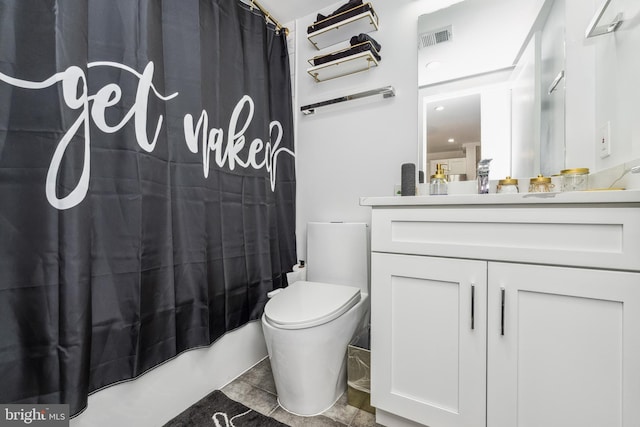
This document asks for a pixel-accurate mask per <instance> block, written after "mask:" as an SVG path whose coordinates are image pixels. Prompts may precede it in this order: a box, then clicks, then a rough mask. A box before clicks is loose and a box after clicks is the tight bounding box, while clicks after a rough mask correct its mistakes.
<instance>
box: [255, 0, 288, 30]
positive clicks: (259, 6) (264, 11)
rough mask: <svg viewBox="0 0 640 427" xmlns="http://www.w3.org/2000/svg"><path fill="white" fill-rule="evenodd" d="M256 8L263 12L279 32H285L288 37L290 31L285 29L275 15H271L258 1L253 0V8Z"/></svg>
mask: <svg viewBox="0 0 640 427" xmlns="http://www.w3.org/2000/svg"><path fill="white" fill-rule="evenodd" d="M254 5H255V6H256V7H257V8H258V9H260V12H262V13H263V14H264V16H265V17H266V18H267V19H268V20H269V21H271V22H273V24H274V25H275V26H276V30H277V31H280V30H282V31H284V35H285V36H288V35H289V29H288V28H287V27H283V26H282V25H281V24H280V23H279V22H278V20H277V19H276V18H274V17H273V15H271V14H270V13H269V11H268V10H267V9H265V8H264V7H263V6H262V5H261V4H260V3H258V2H257V1H256V0H251V6H252V7H253V6H254Z"/></svg>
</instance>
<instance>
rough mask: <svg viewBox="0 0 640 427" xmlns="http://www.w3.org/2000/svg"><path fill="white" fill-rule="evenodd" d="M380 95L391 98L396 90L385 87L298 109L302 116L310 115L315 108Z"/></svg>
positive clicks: (391, 87)
mask: <svg viewBox="0 0 640 427" xmlns="http://www.w3.org/2000/svg"><path fill="white" fill-rule="evenodd" d="M375 95H382V97H383V98H391V97H393V96H396V90H395V89H394V88H393V86H385V87H381V88H378V89H372V90H367V91H364V92H359V93H354V94H353V95H346V96H341V97H339V98H334V99H329V100H327V101H322V102H317V103H315V104H309V105H305V106H303V107H300V111H302V113H303V114H304V115H310V114H313V113H315V112H316V108H320V107H326V106H328V105H333V104H338V103H340V102H345V101H351V100H354V99H359V98H366V97H368V96H375Z"/></svg>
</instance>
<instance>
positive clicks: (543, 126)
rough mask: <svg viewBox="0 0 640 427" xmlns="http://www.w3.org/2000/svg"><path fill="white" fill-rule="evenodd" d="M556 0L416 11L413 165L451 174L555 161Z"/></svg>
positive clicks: (522, 170) (558, 110)
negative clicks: (481, 165) (486, 163)
mask: <svg viewBox="0 0 640 427" xmlns="http://www.w3.org/2000/svg"><path fill="white" fill-rule="evenodd" d="M564 1H565V0H528V1H526V2H514V1H512V0H464V1H462V2H458V3H455V4H452V5H451V6H449V7H447V8H444V9H441V10H438V11H435V12H432V13H428V14H425V15H422V16H420V17H419V18H418V79H419V81H418V91H419V96H418V98H419V107H418V110H419V116H420V117H419V124H420V132H419V135H420V141H419V150H418V152H419V162H418V163H419V165H420V166H419V169H420V170H423V171H425V175H426V176H427V177H428V176H429V175H431V174H433V173H434V168H435V164H436V163H441V164H443V165H444V167H445V170H447V171H448V173H449V175H450V180H460V179H462V180H464V179H468V180H472V179H475V178H476V176H475V172H476V165H477V162H478V161H479V160H480V159H481V158H491V159H493V160H492V163H491V175H490V177H491V179H501V178H504V177H505V176H508V175H509V176H514V177H522V178H524V177H530V176H536V175H537V174H538V173H543V174H549V172H550V171H552V170H559V169H561V168H562V167H563V166H564V152H565V150H564V144H565V138H564V126H565V125H564V61H565V59H564V58H565V55H564V45H565V41H564V21H563V17H564V5H563V3H564Z"/></svg>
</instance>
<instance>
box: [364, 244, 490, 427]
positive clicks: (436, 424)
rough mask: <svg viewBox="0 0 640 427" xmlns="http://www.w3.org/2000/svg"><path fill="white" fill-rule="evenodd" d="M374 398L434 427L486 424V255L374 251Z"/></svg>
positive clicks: (383, 406)
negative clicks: (456, 257)
mask: <svg viewBox="0 0 640 427" xmlns="http://www.w3.org/2000/svg"><path fill="white" fill-rule="evenodd" d="M371 269H372V270H371V272H372V274H371V280H372V284H371V304H372V305H371V310H372V311H371V334H372V340H371V350H372V351H371V389H372V394H371V402H372V404H373V405H374V406H376V407H378V408H380V409H382V410H385V411H388V412H391V413H393V414H396V415H400V416H402V417H404V418H407V419H410V420H413V421H416V422H419V423H422V424H425V425H429V426H433V427H447V426H452V427H454V426H455V427H467V426H484V425H485V418H486V417H485V415H486V297H487V295H486V278H487V263H486V262H484V261H482V262H481V261H467V260H453V259H446V258H432V257H425V256H409V255H394V254H382V253H373V254H372V264H371Z"/></svg>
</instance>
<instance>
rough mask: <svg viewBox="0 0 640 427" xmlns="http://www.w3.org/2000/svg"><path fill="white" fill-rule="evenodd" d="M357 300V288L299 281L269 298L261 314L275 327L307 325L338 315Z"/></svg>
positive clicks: (299, 327)
mask: <svg viewBox="0 0 640 427" xmlns="http://www.w3.org/2000/svg"><path fill="white" fill-rule="evenodd" d="M358 301H360V288H356V287H353V286H344V285H334V284H330V283H318V282H307V281H298V282H295V283H294V284H292V285H290V286H289V287H288V288H285V289H283V290H282V291H281V292H279V293H277V294H276V295H275V296H274V297H273V298H271V299H270V300H269V301H268V302H267V305H266V306H265V308H264V314H265V316H266V318H267V320H269V322H270V323H272V324H273V325H274V326H276V327H278V328H282V329H302V328H310V327H312V326H317V325H321V324H323V323H327V322H329V321H331V320H333V319H335V318H337V317H339V316H340V315H342V314H343V313H345V312H346V311H348V310H349V309H350V308H351V307H353V306H354V305H356V304H357V303H358Z"/></svg>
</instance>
